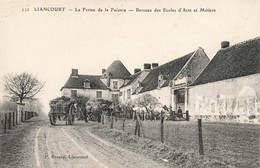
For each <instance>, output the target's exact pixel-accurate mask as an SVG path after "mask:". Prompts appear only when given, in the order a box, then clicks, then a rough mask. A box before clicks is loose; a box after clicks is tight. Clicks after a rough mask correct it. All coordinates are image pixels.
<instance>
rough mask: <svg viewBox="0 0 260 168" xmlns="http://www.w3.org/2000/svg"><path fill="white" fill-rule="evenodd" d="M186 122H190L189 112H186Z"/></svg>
mask: <svg viewBox="0 0 260 168" xmlns="http://www.w3.org/2000/svg"><path fill="white" fill-rule="evenodd" d="M186 120H187V121H189V120H190V116H189V110H187V111H186Z"/></svg>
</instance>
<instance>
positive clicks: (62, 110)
mask: <svg viewBox="0 0 260 168" xmlns="http://www.w3.org/2000/svg"><path fill="white" fill-rule="evenodd" d="M75 113H76V105H75V103H74V102H73V101H69V102H64V101H62V100H57V101H51V102H50V112H49V118H50V123H51V125H55V124H56V121H57V119H58V120H60V121H61V120H64V121H65V122H66V125H72V124H74V117H75Z"/></svg>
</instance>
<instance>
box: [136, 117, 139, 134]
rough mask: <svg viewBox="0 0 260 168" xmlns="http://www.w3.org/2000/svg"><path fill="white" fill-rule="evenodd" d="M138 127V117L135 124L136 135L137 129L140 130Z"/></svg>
mask: <svg viewBox="0 0 260 168" xmlns="http://www.w3.org/2000/svg"><path fill="white" fill-rule="evenodd" d="M138 127H139V122H138V120H137V119H136V124H135V135H136V133H137V131H138Z"/></svg>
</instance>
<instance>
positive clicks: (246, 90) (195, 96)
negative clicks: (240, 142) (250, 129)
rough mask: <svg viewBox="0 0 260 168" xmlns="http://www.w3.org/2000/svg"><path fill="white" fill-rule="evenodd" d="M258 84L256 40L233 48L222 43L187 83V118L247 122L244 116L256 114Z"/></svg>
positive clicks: (259, 111)
mask: <svg viewBox="0 0 260 168" xmlns="http://www.w3.org/2000/svg"><path fill="white" fill-rule="evenodd" d="M259 82H260V37H257V38H255V39H251V40H248V41H245V42H241V43H238V44H235V45H233V46H229V42H222V48H221V49H220V50H219V51H218V52H217V53H216V55H215V57H214V58H213V59H212V60H211V61H210V63H209V64H208V66H207V67H206V68H205V69H204V70H203V72H202V73H201V74H200V75H199V77H198V78H197V79H196V80H195V81H194V82H193V83H192V84H191V88H190V90H189V103H188V104H189V107H188V109H190V115H191V116H195V118H196V117H205V118H208V119H214V118H219V117H221V116H222V117H232V116H233V117H234V116H237V117H236V118H240V119H242V120H243V122H247V121H248V119H249V117H248V116H252V118H254V117H253V115H255V116H256V115H259V114H260V84H259ZM238 116H239V117H238ZM240 119H239V120H240Z"/></svg>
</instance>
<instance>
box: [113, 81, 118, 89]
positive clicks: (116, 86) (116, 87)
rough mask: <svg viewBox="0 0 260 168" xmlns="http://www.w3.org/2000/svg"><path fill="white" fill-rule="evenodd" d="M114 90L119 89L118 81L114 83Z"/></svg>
mask: <svg viewBox="0 0 260 168" xmlns="http://www.w3.org/2000/svg"><path fill="white" fill-rule="evenodd" d="M113 89H118V81H113Z"/></svg>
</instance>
